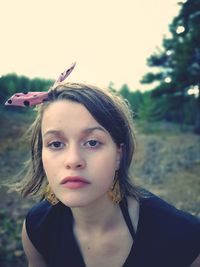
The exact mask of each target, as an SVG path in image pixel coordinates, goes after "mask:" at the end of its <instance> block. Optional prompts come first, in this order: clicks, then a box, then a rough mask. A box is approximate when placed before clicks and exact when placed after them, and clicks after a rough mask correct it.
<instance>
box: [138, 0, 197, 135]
mask: <svg viewBox="0 0 200 267" xmlns="http://www.w3.org/2000/svg"><path fill="white" fill-rule="evenodd" d="M180 5H181V8H180V12H179V14H178V15H177V16H176V17H175V18H174V19H173V21H172V23H171V24H170V26H169V30H170V32H171V37H170V38H166V37H165V38H164V39H163V47H162V48H161V49H158V50H157V51H156V52H155V53H154V54H153V55H151V56H150V57H149V58H148V60H147V64H148V65H149V66H150V67H156V68H159V72H158V73H151V72H150V73H147V74H146V75H144V76H143V78H142V81H141V82H142V83H152V82H154V81H158V82H159V86H157V87H156V88H154V91H153V93H152V96H153V97H157V98H159V97H161V96H162V95H165V96H168V99H169V101H170V102H171V107H170V108H171V109H173V110H171V111H170V113H171V114H173V113H174V114H177V113H178V114H179V117H181V118H179V121H180V123H183V122H186V123H188V122H189V123H191V122H192V123H193V124H195V131H196V133H200V94H199V98H198V99H197V100H196V99H195V98H193V100H191V97H190V101H189V102H188V97H189V96H188V94H187V92H188V89H189V88H190V87H192V86H197V87H198V88H199V89H200V1H199V0H188V1H186V2H185V3H181V4H180ZM195 102H196V103H195ZM189 103H190V104H189ZM191 103H192V107H193V108H192V109H190V110H188V111H187V116H185V110H186V109H187V105H191ZM194 103H195V104H194ZM188 112H189V113H191V114H188ZM194 114H196V117H195V119H194ZM172 119H173V120H174V121H177V118H176V116H174V118H172Z"/></svg>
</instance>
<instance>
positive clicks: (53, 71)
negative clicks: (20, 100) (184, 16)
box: [0, 0, 180, 90]
mask: <svg viewBox="0 0 200 267" xmlns="http://www.w3.org/2000/svg"><path fill="white" fill-rule="evenodd" d="M178 2H180V1H178V0H146V1H144V0H143V1H142V0H137V1H136V0H71V1H69V0H17V1H16V0H0V10H1V12H0V13H1V15H0V34H1V35H0V36H1V42H0V75H5V74H7V73H11V72H15V73H17V74H19V75H22V74H23V75H26V76H28V77H30V78H32V77H41V78H51V79H56V78H57V76H58V75H59V74H60V73H61V72H62V71H63V70H64V69H65V68H66V67H68V66H70V65H71V63H72V62H74V61H76V63H77V65H76V67H75V69H74V71H73V72H72V73H71V75H70V77H69V78H68V80H69V81H70V82H87V83H90V84H95V85H99V86H108V85H109V82H110V81H112V82H113V83H114V87H115V88H116V89H119V88H120V87H121V85H123V84H125V83H126V84H128V86H129V87H130V88H131V89H132V90H136V89H142V88H144V86H142V85H140V83H139V81H140V79H141V78H142V76H143V75H144V74H145V73H146V72H147V71H149V70H150V71H151V69H150V68H148V67H147V66H146V59H147V58H148V57H149V56H150V55H151V54H152V53H153V52H154V51H155V49H156V47H157V46H159V47H161V43H162V39H163V36H164V35H165V34H167V33H168V25H169V23H171V21H172V19H173V17H174V16H176V15H178V11H179V8H180V7H179V6H178V5H177V3H178Z"/></svg>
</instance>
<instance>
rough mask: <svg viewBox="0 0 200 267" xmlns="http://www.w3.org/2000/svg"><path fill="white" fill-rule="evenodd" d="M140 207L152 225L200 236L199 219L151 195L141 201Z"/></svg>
mask: <svg viewBox="0 0 200 267" xmlns="http://www.w3.org/2000/svg"><path fill="white" fill-rule="evenodd" d="M140 207H141V210H142V212H143V215H144V216H145V217H146V216H147V217H148V219H149V222H150V223H153V224H154V225H157V226H161V227H165V229H166V230H167V229H169V228H170V229H169V230H170V231H174V230H177V231H178V232H179V231H181V230H183V229H184V230H185V231H186V232H187V231H188V232H192V231H194V232H195V233H196V234H198V235H200V219H199V218H197V217H195V216H193V215H191V214H190V213H188V212H184V211H182V210H179V209H177V208H175V207H174V206H173V205H171V204H169V203H168V202H166V201H165V200H163V199H161V198H159V197H158V196H156V195H154V194H152V193H148V194H147V196H146V197H145V198H142V199H141V201H140ZM166 227H167V228H166ZM173 229H174V230H173Z"/></svg>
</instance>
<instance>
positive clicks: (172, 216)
mask: <svg viewBox="0 0 200 267" xmlns="http://www.w3.org/2000/svg"><path fill="white" fill-rule="evenodd" d="M139 223H140V227H141V228H142V232H143V234H144V235H145V236H146V241H147V243H148V242H149V244H151V245H152V244H153V246H154V247H155V248H158V249H159V248H162V249H163V250H166V251H167V252H168V254H169V255H171V257H174V258H177V259H181V258H182V259H183V260H184V261H183V262H188V263H192V261H193V260H194V259H195V258H196V257H197V256H198V254H199V253H200V220H199V218H197V217H195V216H193V215H191V214H189V213H187V212H184V211H181V210H179V209H177V208H175V207H174V206H173V205H171V204H169V203H167V202H166V201H164V200H163V199H161V198H159V197H158V196H156V195H154V194H152V193H148V194H147V196H146V197H144V198H141V201H140V219H139ZM152 240H154V241H152ZM152 242H153V243H152ZM177 266H179V265H177Z"/></svg>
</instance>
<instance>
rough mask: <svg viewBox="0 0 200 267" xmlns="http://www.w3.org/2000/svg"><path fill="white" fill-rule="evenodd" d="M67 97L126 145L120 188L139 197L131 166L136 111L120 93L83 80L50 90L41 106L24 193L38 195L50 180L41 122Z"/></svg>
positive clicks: (30, 130) (120, 172) (32, 135)
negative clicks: (45, 162) (44, 184)
mask: <svg viewBox="0 0 200 267" xmlns="http://www.w3.org/2000/svg"><path fill="white" fill-rule="evenodd" d="M61 99H66V100H70V101H74V102H78V103H80V104H82V105H84V106H85V107H86V108H87V110H88V111H89V112H90V113H91V115H92V116H93V117H94V118H95V120H96V121H97V122H98V123H99V124H101V125H102V126H103V127H104V128H105V129H106V130H107V131H108V132H109V133H110V135H111V137H112V139H113V140H114V142H115V143H116V145H117V146H120V144H123V153H122V160H121V163H120V168H119V171H118V175H119V183H120V188H121V190H122V191H123V193H124V194H125V195H126V196H128V195H131V196H134V197H135V198H138V196H139V190H138V188H137V187H136V186H134V185H133V184H132V182H131V179H130V176H129V169H130V165H131V162H132V158H133V153H134V150H135V138H134V134H133V125H132V123H133V122H132V112H131V109H130V108H129V105H128V103H127V102H126V101H125V100H123V99H122V98H121V97H120V96H119V95H118V94H117V93H113V92H110V91H109V90H103V89H99V88H97V87H94V86H91V85H86V84H80V83H63V84H59V85H57V86H56V87H54V88H53V89H51V90H50V91H49V95H48V100H47V101H45V102H44V103H43V104H41V105H40V106H39V107H38V115H37V117H36V119H35V121H34V123H33V124H32V125H31V127H30V129H29V134H30V135H31V160H30V161H29V163H28V165H27V171H26V174H25V177H24V181H26V182H25V184H24V183H23V186H22V187H21V193H22V195H23V196H27V195H29V194H32V195H35V194H37V193H38V191H40V189H41V188H42V187H43V186H42V185H43V183H46V180H47V179H46V175H45V172H44V169H43V163H42V136H41V122H42V118H43V113H44V111H45V110H46V108H47V107H48V106H49V105H50V104H51V103H52V102H54V101H58V100H61Z"/></svg>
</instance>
